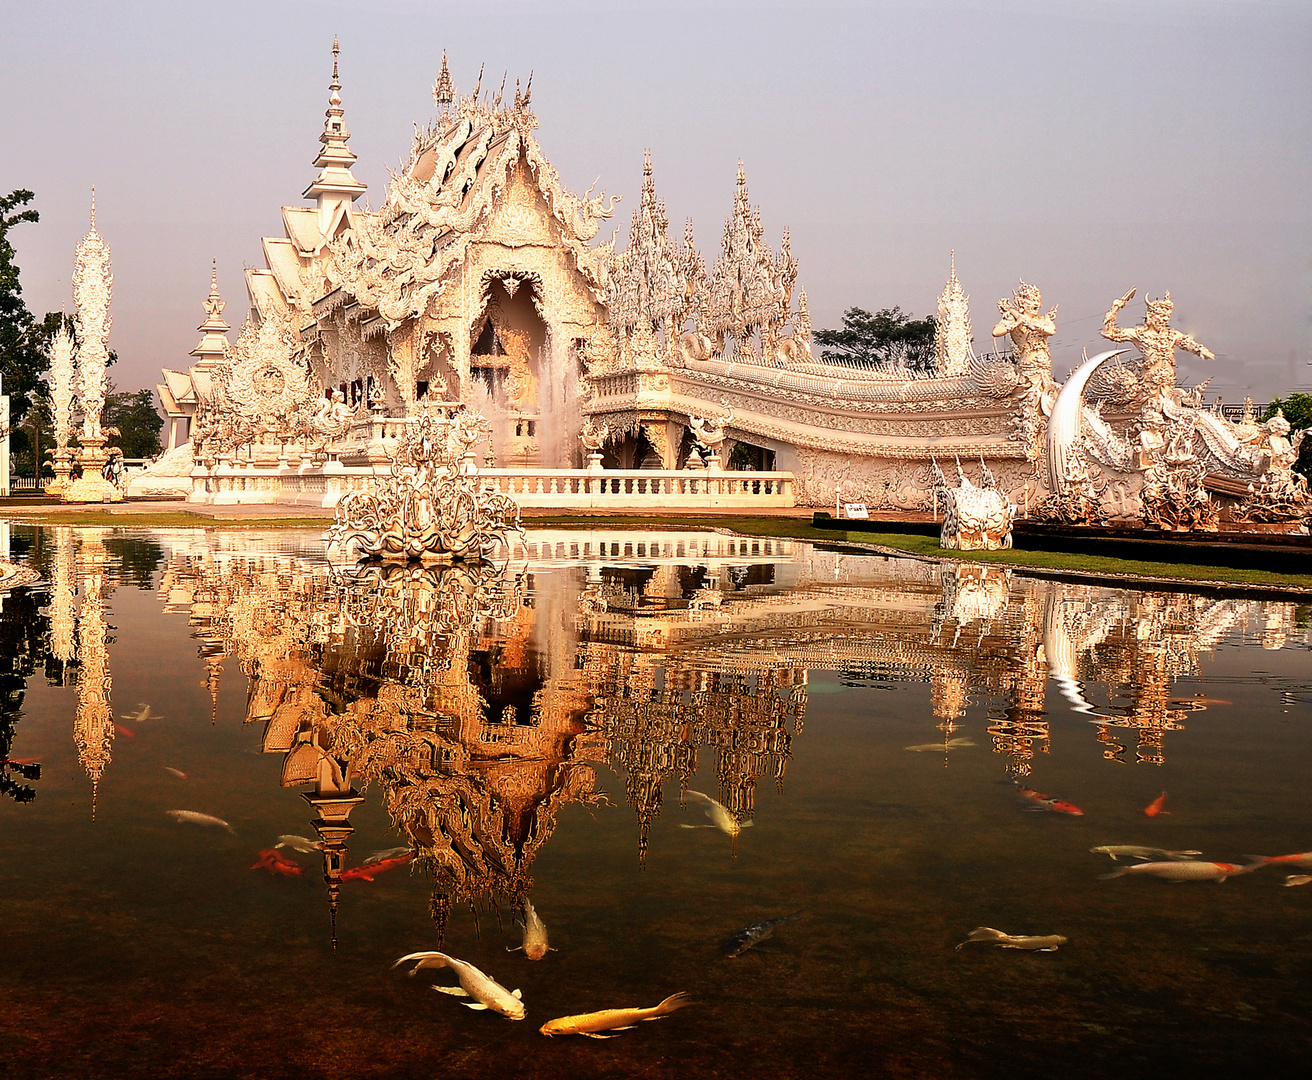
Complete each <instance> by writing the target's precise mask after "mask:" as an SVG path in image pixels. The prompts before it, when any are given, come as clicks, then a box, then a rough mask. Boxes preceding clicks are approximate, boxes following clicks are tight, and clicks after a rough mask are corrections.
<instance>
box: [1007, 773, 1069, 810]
mask: <svg viewBox="0 0 1312 1080" xmlns="http://www.w3.org/2000/svg"><path fill="white" fill-rule="evenodd" d="M1013 782H1014V783H1015V785H1016V790H1017V791H1018V792H1020V794H1021V795H1022V796H1024V797H1025V798H1026V799H1029V800H1030V802H1032V803H1033V804H1034V809H1036V810H1054V811H1056V812H1057V813H1058V814H1073V815H1075V816H1076V817H1083V816H1084V811H1083V810H1081V809H1080V808H1079V807H1078V806H1076V805H1075V804H1074V803H1068V802H1066V801H1064V800H1062V799H1057V798H1054V797H1053V796H1051V795H1045V794H1043V792H1041V791H1035V790H1034V789H1033V788H1027V787H1025V786H1024V785H1023V784H1022V783H1021V782H1020V781H1019V780H1016V781H1013Z"/></svg>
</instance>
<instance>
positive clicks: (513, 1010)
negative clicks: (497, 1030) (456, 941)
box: [392, 952, 524, 1020]
mask: <svg viewBox="0 0 1312 1080" xmlns="http://www.w3.org/2000/svg"><path fill="white" fill-rule="evenodd" d="M411 960H414V961H416V963H415V966H414V967H413V968H411V969H410V974H411V975H417V974H419V972H420V971H421V970H423V969H424V968H441V967H449V968H450V969H451V970H452V971H454V972H455V973H456V978H457V979H459V980H460V985H459V986H434V987H433V989H434V990H437V991H438V992H439V993H443V994H451V995H453V996H454V997H469V998H473V999H474V1000H473V1001H464V1002H461V1004H462V1005H464V1006H465V1007H466V1008H469V1009H478V1010H482V1009H491V1010H492V1011H493V1012H497V1013H500V1014H501V1015H502V1016H504V1017H505V1018H506V1019H507V1020H523V1019H524V1002H523V1001H521V1000H520V992H519V991H518V990H507V989H506V988H505V987H504V986H502V985H501V984H500V983H499V982H497V981H496V980H495V979H493V978H490V977H489V976H487V975H484V974H483V973H482V972H481V971H479V970H478V968H476V967H474V965H473V964H467V963H465V961H463V960H457V959H456V958H455V957H454V956H447V954H446V953H440V952H416V953H409V954H407V955H406V956H403V957H401V959H400V960H398V961H397V962H396V963H395V964H393V965H392V967H394V968H395V967H399V966H400V965H401V964H408V963H409V962H410V961H411Z"/></svg>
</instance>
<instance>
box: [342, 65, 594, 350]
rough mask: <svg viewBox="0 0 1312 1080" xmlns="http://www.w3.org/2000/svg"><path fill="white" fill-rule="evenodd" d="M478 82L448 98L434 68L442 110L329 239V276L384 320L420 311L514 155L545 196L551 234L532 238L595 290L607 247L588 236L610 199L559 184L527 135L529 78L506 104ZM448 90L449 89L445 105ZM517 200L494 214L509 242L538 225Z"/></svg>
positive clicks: (491, 207) (457, 260) (512, 169)
mask: <svg viewBox="0 0 1312 1080" xmlns="http://www.w3.org/2000/svg"><path fill="white" fill-rule="evenodd" d="M448 76H449V72H448ZM481 85H482V83H481V78H480V81H479V83H478V84H477V85H476V86H475V88H474V92H473V93H472V94H471V95H470V96H468V97H466V98H461V99H458V100H455V99H454V96H453V95H454V85H453V84H452V83H451V82H450V79H449V77H448V78H447V79H446V80H445V81H444V80H442V79H441V78H440V77H439V86H438V89H440V90H441V93H440V94H437V95H436V97H437V100H438V104H439V106H440V107H441V109H442V111H441V113H440V115H439V116H438V118H437V119H436V120H435V121H434V122H433V123H432V124H431V125H430V126H429V127H428V128H427V129H425V130H423V131H420V132H417V133H416V135H415V140H414V143H413V145H412V147H411V151H410V159H409V161H408V163H407V164H406V166H405V167H404V168H403V169H402V170H401V171H400V172H397V173H394V174H393V175H392V180H391V184H390V186H389V188H388V193H387V199H386V201H385V202H384V204H383V207H382V209H381V210H380V211H379V212H378V214H377V215H376V216H364V215H357V217H356V219H355V221H354V228H353V229H352V230H351V231H350V232H346V233H343V234H342V235H341V236H340V238H338V239H336V240H334V241H333V242H332V243H331V244H330V248H331V250H332V252H333V255H334V258H333V260H332V265H331V268H330V277H331V278H332V279H333V281H334V282H335V283H340V286H339V287H340V288H341V290H342V292H343V293H344V294H345V295H349V296H351V297H353V298H354V299H355V300H356V301H357V302H358V303H359V304H360V305H361V306H362V307H365V308H368V309H374V310H376V311H377V312H378V313H379V315H380V316H381V317H382V321H383V323H384V324H385V325H386V326H388V327H395V326H397V325H399V324H400V323H401V322H403V321H405V320H406V319H409V318H413V317H414V316H416V315H418V314H419V313H421V312H423V311H424V310H425V309H426V308H427V305H428V303H429V301H430V300H431V299H432V298H433V297H435V296H437V295H440V294H441V293H442V291H443V290H444V289H445V287H446V285H447V283H448V282H449V281H450V280H451V276H450V271H452V270H453V269H454V268H455V267H457V266H459V265H461V264H462V263H463V262H464V260H465V258H466V256H467V252H468V249H469V245H470V244H471V243H472V242H474V241H475V240H476V239H477V238H479V237H480V236H481V235H483V234H484V233H485V232H486V231H487V229H488V228H489V227H490V226H491V225H492V224H493V218H494V212H495V211H497V210H498V203H499V201H500V199H501V196H502V195H503V194H504V193H505V192H506V191H507V190H508V187H509V185H510V183H511V180H512V177H513V176H514V175H515V173H516V170H517V169H519V168H520V167H521V164H522V167H523V171H524V174H525V175H526V177H527V179H528V182H529V183H531V184H532V186H533V187H535V188H536V190H537V193H538V195H539V196H540V198H541V200H542V201H543V203H545V206H546V210H547V216H548V219H549V221H550V226H551V228H550V232H551V233H552V234H554V235H542V236H540V237H537V239H536V242H541V243H556V244H560V245H562V246H563V247H564V248H565V249H566V251H567V252H568V254H569V258H570V261H571V263H572V265H573V268H574V269H576V270H577V271H578V272H579V273H580V274H581V275H582V277H583V279H584V281H585V282H586V285H587V287H588V289H589V290H590V291H591V292H592V294H593V296H594V298H595V299H596V300H597V301H598V302H601V301H602V299H603V291H604V287H605V259H606V258H607V257H608V256H609V254H610V252H611V248H610V247H608V246H606V245H603V246H602V247H601V248H599V249H596V250H594V249H592V248H590V247H589V246H588V245H589V244H590V242H591V241H592V240H593V239H594V238H595V237H596V235H597V232H598V230H599V228H600V224H599V223H600V221H601V220H602V219H604V218H606V217H609V216H610V214H611V211H612V209H613V206H614V200H612V201H611V204H610V205H609V206H607V205H604V203H605V196H604V193H603V195H601V196H599V197H597V198H593V197H592V196H591V190H589V191H588V192H587V193H585V195H584V197H583V198H579V197H577V196H575V195H573V194H572V193H571V192H569V191H568V190H566V188H565V187H564V186H563V185H562V184H561V181H560V176H559V174H558V173H557V172H556V169H555V167H554V166H553V165H552V164H551V163H550V162H549V161H547V159H546V157H545V156H544V155H543V153H542V150H541V148H540V147H539V146H538V144H537V141H536V140H535V139H534V138H533V136H532V134H531V133H532V131H533V129H534V128H536V127H537V117H536V115H535V114H534V113H533V111H532V108H531V106H530V100H531V95H532V78H531V77H530V79H529V83H528V85H527V86H526V87H525V88H523V89H522V90H521V88H520V84H519V82H518V81H516V84H515V96H514V99H513V101H512V102H510V103H506V102H505V101H504V92H505V84H504V82H503V84H502V88H501V89H500V90H498V91H497V93H496V95H495V96H492V97H491V98H489V97H487V96H486V95H483V96H481V97H480V90H481ZM448 93H450V94H451V95H452V97H453V100H452V103H449V104H448V103H447V101H446V97H447V95H448ZM525 209H526V208H524V207H519V206H508V207H506V208H505V210H504V213H505V214H506V215H507V216H508V217H513V218H514V220H513V221H512V222H510V226H513V228H514V230H515V231H516V232H517V233H520V234H522V235H520V236H519V237H517V241H518V242H530V243H531V242H534V241H535V236H534V234H535V233H536V232H538V231H540V229H541V226H538V225H535V223H534V222H533V220H531V219H532V217H534V216H535V215H533V214H532V211H531V209H530V210H528V214H527V215H525ZM516 214H518V215H519V216H518V217H515V215H516ZM521 219H522V220H521Z"/></svg>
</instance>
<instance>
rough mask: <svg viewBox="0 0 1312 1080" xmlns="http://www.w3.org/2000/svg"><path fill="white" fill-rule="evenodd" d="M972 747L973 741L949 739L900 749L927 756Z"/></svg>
mask: <svg viewBox="0 0 1312 1080" xmlns="http://www.w3.org/2000/svg"><path fill="white" fill-rule="evenodd" d="M974 745H975V742H974V740H973V739H966V738H956V739H949V740H948V741H947V742H945V743H941V742H927V743H921V744H920V745H918V746H904V747H902V749H903V750H910V751H911V752H912V753H913V754H928V753H932V752H933V751H935V750H960V749H961V748H962V747H965V746H974Z"/></svg>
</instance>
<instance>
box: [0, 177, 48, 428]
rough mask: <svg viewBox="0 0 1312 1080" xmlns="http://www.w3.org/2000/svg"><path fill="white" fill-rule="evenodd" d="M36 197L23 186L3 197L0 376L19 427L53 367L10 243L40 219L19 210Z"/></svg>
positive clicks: (0, 214) (0, 224) (0, 221)
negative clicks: (18, 228)
mask: <svg viewBox="0 0 1312 1080" xmlns="http://www.w3.org/2000/svg"><path fill="white" fill-rule="evenodd" d="M33 197H34V196H33V195H32V192H30V191H27V190H25V189H23V188H19V189H18V190H17V191H11V192H10V193H9V194H8V195H5V196H0V379H2V380H3V392H4V393H6V394H8V395H9V408H10V411H11V413H12V417H13V423H14V426H15V427H17V423H18V421H20V420H22V419H23V418H24V417H26V416H27V411H28V409H30V408H31V407H32V397H33V394H34V393H39V387H40V385H41V374H42V372H44V371H45V370H46V368H47V367H49V366H50V365H49V361H48V360H47V359H46V357H45V353H44V351H43V350H42V348H41V345H42V341H41V334H40V324H38V323H37V322H36V320H34V319H33V318H32V313H31V312H30V311H28V310H27V304H25V303H24V302H23V286H22V284H21V283H20V282H19V279H18V267H17V265H15V263H14V246H13V244H11V243H10V242H9V230H10V228H11V227H12V226H14V225H18V224H21V223H22V222H25V221H30V222H36V221H38V220H40V215H39V214H38V213H37V211H35V210H18V207H20V206H24V205H26V204H27V203H28V202H30V201H31V200H32V198H33Z"/></svg>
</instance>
